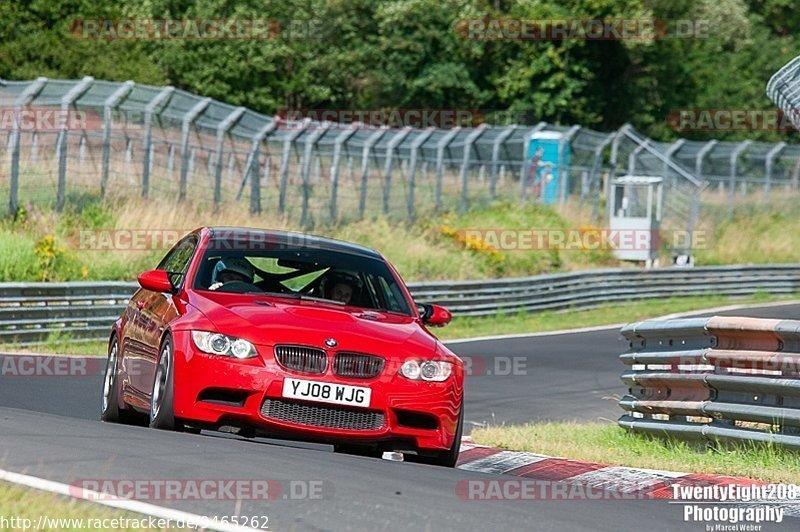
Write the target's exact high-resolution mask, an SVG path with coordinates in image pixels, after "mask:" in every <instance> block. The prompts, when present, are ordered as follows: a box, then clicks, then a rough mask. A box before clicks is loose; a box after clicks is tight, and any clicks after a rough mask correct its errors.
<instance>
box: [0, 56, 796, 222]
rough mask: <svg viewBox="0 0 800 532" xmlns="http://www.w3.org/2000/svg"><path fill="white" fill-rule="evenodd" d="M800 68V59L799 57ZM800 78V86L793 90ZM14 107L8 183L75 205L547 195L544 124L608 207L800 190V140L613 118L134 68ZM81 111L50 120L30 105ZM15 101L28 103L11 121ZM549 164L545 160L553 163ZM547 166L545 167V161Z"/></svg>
mask: <svg viewBox="0 0 800 532" xmlns="http://www.w3.org/2000/svg"><path fill="white" fill-rule="evenodd" d="M798 68H800V67H798ZM794 94H796V91H795V93H794ZM0 100H1V101H2V108H3V110H4V117H6V118H4V121H3V124H4V128H3V136H4V139H3V142H2V143H0V168H2V170H1V171H0V195H2V197H5V198H8V202H7V205H8V209H9V211H11V212H13V211H15V210H16V209H17V207H18V206H19V205H21V204H24V203H27V202H31V203H39V204H52V205H54V206H55V207H56V208H57V209H62V208H63V207H64V206H65V204H66V203H68V202H70V201H72V200H74V199H75V198H79V197H81V196H82V195H86V194H90V195H100V196H108V195H130V194H138V195H141V196H143V197H153V196H158V197H167V198H175V199H176V200H182V199H187V198H189V199H192V200H195V201H199V202H208V203H210V204H213V205H216V206H218V205H220V204H223V203H231V202H239V203H241V204H242V205H247V206H248V208H249V209H250V210H251V211H253V212H259V211H264V210H267V211H271V212H277V213H280V214H282V215H284V216H285V217H287V218H288V219H289V220H292V221H295V222H297V223H299V224H301V225H302V226H304V227H311V226H314V225H320V224H329V223H339V222H345V221H349V220H353V219H360V218H364V217H369V216H372V215H375V214H385V215H387V216H389V217H392V218H400V219H414V218H416V217H419V216H425V215H427V214H430V213H432V212H436V211H441V210H465V209H467V208H469V207H474V206H481V205H486V204H488V203H490V202H492V201H494V200H498V199H499V200H509V201H511V200H515V201H519V200H520V199H522V200H526V201H537V200H538V201H542V200H545V197H544V194H543V192H542V191H543V190H544V185H541V183H540V184H537V180H540V179H541V174H540V173H541V170H542V169H541V167H540V166H539V164H538V163H537V161H536V158H535V157H532V154H531V153H530V152H529V146H530V143H531V139H533V138H539V137H542V136H544V137H547V138H551V139H557V141H556V142H557V144H558V154H557V163H556V164H555V165H553V166H552V167H551V168H550V171H551V172H552V171H556V172H557V173H558V180H557V186H556V189H557V190H555V191H554V197H552V198H549V199H547V201H556V202H560V203H563V202H565V201H566V200H567V199H568V198H571V197H574V198H577V199H578V200H579V201H581V202H583V203H587V204H590V205H591V206H592V209H593V211H594V213H595V215H596V216H597V217H598V218H599V217H600V216H602V215H603V213H604V208H605V207H604V205H605V194H606V192H605V191H606V189H607V188H606V187H607V184H608V182H609V179H610V178H612V177H614V176H618V175H624V174H638V175H656V176H663V177H664V179H665V192H666V196H665V207H666V212H665V215H666V216H665V219H666V220H667V221H669V220H673V221H674V224H675V226H676V227H680V229H687V228H689V229H691V227H692V226H693V224H694V222H695V221H696V219H697V215H698V209H699V199H698V198H699V196H700V195H699V191H701V190H703V189H705V188H706V187H707V186H708V185H709V184H710V185H711V186H710V187H709V189H710V190H715V189H719V190H721V191H722V192H723V194H724V196H725V197H727V198H728V200H729V202H730V205H731V208H733V206H734V205H735V204H736V202H737V201H739V200H740V199H741V198H746V197H750V196H753V195H754V194H764V195H766V197H767V198H769V197H770V194H771V193H772V192H774V191H775V190H776V189H778V190H783V189H787V190H796V189H797V186H798V176H799V175H800V146H797V145H787V144H785V143H780V144H764V143H755V142H749V141H746V142H741V143H733V142H722V141H719V142H718V141H715V140H712V141H708V142H695V141H684V140H679V141H677V142H674V143H661V142H656V141H653V140H651V139H648V138H646V137H644V136H642V135H640V134H639V133H637V132H636V131H635V130H634V129H633V128H632V127H631V126H629V125H626V126H624V127H623V128H621V129H620V130H618V131H616V132H612V133H603V132H598V131H592V130H590V129H586V128H581V127H578V126H573V127H569V126H560V125H553V124H547V123H544V122H542V123H539V124H535V125H509V126H489V125H478V126H477V127H452V128H449V129H434V128H428V129H419V128H411V127H406V128H388V127H375V126H372V125H365V124H359V123H354V124H348V125H343V124H334V123H327V122H315V121H311V120H307V119H306V120H290V119H279V118H278V117H270V116H265V115H263V114H259V113H256V112H254V111H252V110H250V109H246V108H243V107H234V106H231V105H228V104H225V103H222V102H218V101H215V100H213V99H211V98H203V97H200V96H196V95H193V94H189V93H187V92H185V91H182V90H180V89H176V88H173V87H154V86H148V85H142V84H137V83H133V82H131V81H128V82H125V83H121V82H109V81H101V80H95V79H93V78H91V77H87V78H84V79H82V80H54V79H46V78H38V79H36V80H31V81H0ZM30 110H37V112H38V113H39V114H42V113H43V111H42V110H53V111H54V112H55V111H58V112H61V113H62V115H63V114H64V113H67V114H68V113H70V112H72V111H81V112H83V115H82V118H83V120H84V121H85V123H84V124H83V126H84V127H79V128H74V127H71V123H70V120H66V121H64V122H62V123H58V124H57V125H55V126H53V125H51V126H50V127H43V128H39V127H36V128H26V127H24V124H23V125H20V122H21V121H20V120H19V117H20V116H24V112H25V111H30ZM9 114H10V115H12V116H14V117H16V118H15V119H14V120H11V121H9V120H8V119H7V117H8V116H9ZM545 170H547V169H545ZM545 173H546V172H545Z"/></svg>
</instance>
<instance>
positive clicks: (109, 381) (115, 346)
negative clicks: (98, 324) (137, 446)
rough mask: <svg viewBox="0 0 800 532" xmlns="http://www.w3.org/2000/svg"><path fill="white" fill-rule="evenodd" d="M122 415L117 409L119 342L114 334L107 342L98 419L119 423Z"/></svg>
mask: <svg viewBox="0 0 800 532" xmlns="http://www.w3.org/2000/svg"><path fill="white" fill-rule="evenodd" d="M123 413H124V412H122V411H120V408H119V340H117V335H116V334H114V335H112V336H111V339H110V340H109V341H108V361H107V362H106V373H105V376H104V377H103V395H102V397H101V400H100V419H102V420H103V421H106V422H108V423H119V422H120V421H122V417H123V416H122V414H123Z"/></svg>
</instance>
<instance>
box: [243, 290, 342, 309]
mask: <svg viewBox="0 0 800 532" xmlns="http://www.w3.org/2000/svg"><path fill="white" fill-rule="evenodd" d="M245 293H246V294H247V295H253V296H267V297H285V298H289V299H300V300H302V301H316V302H318V303H333V304H334V305H341V306H345V305H346V303H342V302H341V301H337V300H335V299H327V298H324V297H316V296H310V295H308V294H301V293H298V292H245Z"/></svg>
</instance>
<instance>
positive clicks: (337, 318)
mask: <svg viewBox="0 0 800 532" xmlns="http://www.w3.org/2000/svg"><path fill="white" fill-rule="evenodd" d="M190 304H192V305H194V306H195V307H197V308H198V309H199V310H200V311H201V312H202V313H203V314H204V315H205V316H206V317H207V318H208V319H209V321H211V322H212V324H213V325H214V327H215V329H216V330H217V331H218V332H221V333H224V334H228V335H231V336H237V337H241V338H245V339H247V340H249V341H251V342H253V343H255V344H260V345H276V344H299V345H308V346H315V347H321V348H328V349H330V346H326V340H330V339H333V340H334V341H336V344H337V345H336V346H334V347H335V349H336V350H343V351H358V352H365V353H374V354H380V355H382V356H384V357H391V356H395V355H396V356H399V357H405V356H408V355H409V354H414V355H419V356H430V355H432V354H433V353H435V352H436V349H437V345H438V341H437V340H436V338H435V337H434V336H433V335H432V334H431V333H429V332H428V331H427V330H426V329H425V328H424V327H422V326H421V325H420V323H419V322H418V320H417V319H415V318H412V317H410V316H402V315H398V314H393V313H387V312H379V311H373V310H367V309H359V308H355V307H339V306H338V305H335V304H328V303H319V302H314V301H297V300H291V299H288V298H278V297H261V296H252V295H243V294H226V293H213V292H203V293H194V294H192V297H191V298H190Z"/></svg>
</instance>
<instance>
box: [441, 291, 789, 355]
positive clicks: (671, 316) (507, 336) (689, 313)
mask: <svg viewBox="0 0 800 532" xmlns="http://www.w3.org/2000/svg"><path fill="white" fill-rule="evenodd" d="M798 304H800V299H791V300H787V301H775V302H772V303H762V304H758V305H754V304H752V303H751V304H741V305H727V306H724V307H712V308H700V309H697V310H690V311H686V312H678V313H675V314H667V315H665V316H658V317H656V318H648V319H651V320H671V319H675V318H685V317H687V316H695V315H697V314H706V313H709V312H727V311H729V310H741V309H754V308H770V307H782V306H785V305H798ZM624 325H627V323H612V324H610V325H596V326H594V327H581V328H578V329H560V330H557V331H545V332H535V333H519V334H498V335H494V336H476V337H473V338H457V339H454V340H442V341H443V342H444V343H445V344H466V343H469V342H483V341H486V340H513V339H515V338H535V337H537V336H558V335H561V334H574V333H585V332H594V331H607V330H609V329H619V328H621V327H623V326H624Z"/></svg>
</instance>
